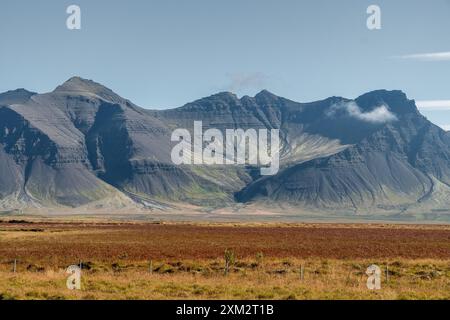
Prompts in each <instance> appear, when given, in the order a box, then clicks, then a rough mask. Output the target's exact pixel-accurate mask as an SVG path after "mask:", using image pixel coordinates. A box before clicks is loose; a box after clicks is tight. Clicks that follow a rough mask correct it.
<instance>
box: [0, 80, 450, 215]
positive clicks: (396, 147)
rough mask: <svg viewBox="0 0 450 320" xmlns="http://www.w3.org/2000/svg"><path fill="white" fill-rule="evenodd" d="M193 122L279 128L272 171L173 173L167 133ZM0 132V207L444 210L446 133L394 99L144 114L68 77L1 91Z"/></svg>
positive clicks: (449, 183) (223, 102)
mask: <svg viewBox="0 0 450 320" xmlns="http://www.w3.org/2000/svg"><path fill="white" fill-rule="evenodd" d="M194 121H202V122H203V126H204V128H205V129H207V128H217V129H219V130H225V129H236V128H241V129H244V130H246V129H250V128H254V129H279V130H280V139H281V150H280V155H281V168H280V172H279V173H278V174H276V175H275V176H270V177H260V176H259V175H258V174H257V173H256V172H257V171H256V170H255V168H253V167H251V166H212V167H211V166H175V165H174V164H173V163H171V160H170V153H171V147H172V146H173V143H172V142H171V139H170V135H171V132H172V131H173V130H174V129H175V128H187V129H188V130H192V129H193V122H194ZM0 133H1V134H0V159H1V160H2V161H1V163H2V164H1V165H0V208H3V209H4V210H14V209H17V208H24V207H44V208H45V207H70V208H77V207H82V206H86V205H92V204H96V205H94V207H98V208H108V207H115V208H126V207H130V208H141V209H142V208H148V209H152V208H155V207H158V208H159V207H161V206H160V205H159V204H161V203H167V204H170V203H190V204H194V205H197V206H202V207H216V208H217V207H221V206H234V205H236V202H237V203H244V204H255V203H256V204H261V205H263V204H267V203H268V204H270V205H283V204H289V205H292V206H293V207H294V208H298V210H299V211H300V210H306V211H307V210H311V211H314V210H319V211H327V212H336V214H339V213H340V212H353V213H354V214H361V213H367V214H374V215H377V214H387V215H390V214H392V215H398V214H407V213H409V212H410V213H411V214H421V213H423V212H432V213H433V212H439V213H440V214H441V215H446V214H447V213H446V212H449V213H450V210H449V209H450V200H447V198H448V199H450V197H449V196H450V136H449V135H448V133H447V132H445V131H444V130H442V129H440V128H439V127H437V126H435V125H434V124H432V123H431V122H429V121H428V120H427V119H426V118H425V117H423V116H422V115H421V114H420V112H419V110H418V109H417V106H416V105H415V102H414V100H410V99H408V97H407V96H406V94H405V93H403V92H402V91H400V90H392V91H388V90H376V91H372V92H369V93H366V94H363V95H361V96H359V97H357V98H355V99H347V98H342V97H330V98H327V99H324V100H320V101H315V102H308V103H299V102H295V101H292V100H289V99H286V98H283V97H279V96H276V95H275V94H273V93H271V92H269V91H267V90H262V91H261V92H259V93H257V94H256V95H255V96H254V97H249V96H243V97H241V98H238V97H237V96H236V95H235V94H233V93H230V92H220V93H217V94H214V95H211V96H209V97H205V98H201V99H198V100H195V101H193V102H190V103H187V104H185V105H184V106H181V107H178V108H173V109H166V110H149V109H144V108H141V107H139V106H137V105H135V104H133V103H132V102H131V101H129V100H127V99H124V98H122V97H120V96H119V95H117V94H116V93H114V92H113V91H112V90H110V89H108V88H106V87H105V86H103V85H101V84H99V83H96V82H94V81H92V80H86V79H82V78H80V77H73V78H71V79H69V80H68V81H66V82H65V83H63V84H62V85H60V86H58V87H57V88H56V89H55V90H54V91H52V92H49V93H44V94H36V93H33V92H29V91H26V90H24V89H19V90H15V91H8V92H6V93H3V94H0ZM194 156H195V155H194ZM11 172H12V174H8V173H11ZM155 204H157V205H155Z"/></svg>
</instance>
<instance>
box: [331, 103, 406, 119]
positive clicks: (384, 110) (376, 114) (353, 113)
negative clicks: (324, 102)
mask: <svg viewBox="0 0 450 320" xmlns="http://www.w3.org/2000/svg"><path fill="white" fill-rule="evenodd" d="M339 111H344V112H345V113H346V114H347V115H349V116H350V117H353V118H356V119H359V120H361V121H365V122H370V123H386V122H391V121H395V120H397V117H396V116H395V114H393V113H392V112H391V111H389V108H388V107H387V106H386V105H380V106H378V107H376V108H375V109H373V110H371V111H369V112H363V111H362V110H361V108H360V107H359V106H358V105H357V104H356V102H353V101H351V102H346V103H339V104H335V105H333V106H332V107H331V108H330V109H329V110H328V112H327V115H328V116H329V117H334V116H335V115H336V114H337V113H338V112H339Z"/></svg>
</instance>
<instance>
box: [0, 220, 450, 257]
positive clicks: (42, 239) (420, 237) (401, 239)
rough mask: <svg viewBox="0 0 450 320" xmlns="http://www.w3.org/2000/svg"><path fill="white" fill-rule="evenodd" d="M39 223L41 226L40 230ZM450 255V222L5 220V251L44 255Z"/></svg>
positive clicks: (1, 246) (1, 251)
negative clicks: (251, 223) (226, 252)
mask: <svg viewBox="0 0 450 320" xmlns="http://www.w3.org/2000/svg"><path fill="white" fill-rule="evenodd" d="M37 231H39V232H37ZM226 248H232V249H233V250H234V251H235V252H236V254H237V256H238V257H239V258H245V257H255V255H256V254H257V253H259V252H262V253H263V254H264V256H266V257H277V258H284V257H292V258H330V259H333V258H336V259H355V258H363V259H365V258H367V259H378V258H409V259H426V258H435V259H449V258H450V228H449V227H439V226H427V227H420V226H387V225H379V226H364V225H338V224H336V225H331V224H330V225H320V224H311V225H298V226H285V225H279V226H276V225H272V226H246V225H239V226H233V225H215V226H214V225H198V224H197V225H195V224H194V225H189V224H167V225H165V224H146V223H142V224H100V223H97V224H92V223H86V224H80V223H72V224H70V223H67V224H62V223H61V224H60V223H39V222H38V223H33V224H29V225H27V224H23V223H20V224H15V223H0V259H1V260H5V259H15V258H17V259H23V260H29V261H42V262H44V261H45V262H46V263H50V262H53V263H56V264H59V263H63V264H67V263H71V262H73V261H76V260H78V259H83V260H84V261H89V260H96V261H111V260H114V259H126V260H135V261H142V260H146V259H216V258H222V257H223V253H224V250H225V249H226Z"/></svg>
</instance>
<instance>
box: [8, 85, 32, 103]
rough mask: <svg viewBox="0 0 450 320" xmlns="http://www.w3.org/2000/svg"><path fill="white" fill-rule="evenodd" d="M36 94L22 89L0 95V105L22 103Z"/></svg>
mask: <svg viewBox="0 0 450 320" xmlns="http://www.w3.org/2000/svg"><path fill="white" fill-rule="evenodd" d="M35 94H36V93H35V92H31V91H28V90H25V89H23V88H21V89H17V90H11V91H7V92H4V93H0V104H15V103H24V102H25V101H27V100H28V99H30V97H32V96H34V95H35Z"/></svg>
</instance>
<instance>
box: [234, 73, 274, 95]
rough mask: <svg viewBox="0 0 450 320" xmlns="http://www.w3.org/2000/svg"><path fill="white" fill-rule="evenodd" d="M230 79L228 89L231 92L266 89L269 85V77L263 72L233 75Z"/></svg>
mask: <svg viewBox="0 0 450 320" xmlns="http://www.w3.org/2000/svg"><path fill="white" fill-rule="evenodd" d="M228 77H229V78H230V83H229V84H228V85H227V88H226V89H227V90H229V91H240V90H248V89H264V88H265V87H266V86H267V83H268V76H267V75H266V74H264V73H262V72H252V73H231V74H228Z"/></svg>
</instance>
